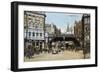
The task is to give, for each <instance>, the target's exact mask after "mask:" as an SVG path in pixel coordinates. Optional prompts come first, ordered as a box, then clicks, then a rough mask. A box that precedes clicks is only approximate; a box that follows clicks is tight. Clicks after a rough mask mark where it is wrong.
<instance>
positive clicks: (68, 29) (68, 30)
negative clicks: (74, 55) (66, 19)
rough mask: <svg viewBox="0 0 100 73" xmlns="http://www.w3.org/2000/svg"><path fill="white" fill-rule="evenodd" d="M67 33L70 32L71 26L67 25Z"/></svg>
mask: <svg viewBox="0 0 100 73" xmlns="http://www.w3.org/2000/svg"><path fill="white" fill-rule="evenodd" d="M66 32H70V27H69V24H68V25H67V30H66Z"/></svg>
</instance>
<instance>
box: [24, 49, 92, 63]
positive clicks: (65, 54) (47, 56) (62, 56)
mask: <svg viewBox="0 0 100 73" xmlns="http://www.w3.org/2000/svg"><path fill="white" fill-rule="evenodd" d="M89 55H90V54H87V55H86V57H87V58H90V56H89ZM83 57H84V55H83V51H82V50H80V51H77V52H75V51H68V50H66V51H62V52H59V53H58V54H52V53H41V54H39V55H34V56H33V57H32V58H30V59H29V58H26V57H25V58H24V61H25V62H34V61H51V60H71V59H83Z"/></svg>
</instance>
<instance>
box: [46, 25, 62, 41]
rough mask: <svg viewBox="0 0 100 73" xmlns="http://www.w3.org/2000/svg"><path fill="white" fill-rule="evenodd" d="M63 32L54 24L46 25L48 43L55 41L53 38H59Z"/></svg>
mask: <svg viewBox="0 0 100 73" xmlns="http://www.w3.org/2000/svg"><path fill="white" fill-rule="evenodd" d="M60 34H61V30H60V29H58V28H57V27H56V25H54V24H45V38H46V42H47V43H48V42H49V41H51V40H52V39H53V37H56V36H59V35H60Z"/></svg>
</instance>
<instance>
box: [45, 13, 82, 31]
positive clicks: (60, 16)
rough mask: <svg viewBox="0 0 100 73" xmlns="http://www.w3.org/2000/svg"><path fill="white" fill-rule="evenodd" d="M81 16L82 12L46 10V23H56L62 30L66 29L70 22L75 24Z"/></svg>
mask: <svg viewBox="0 0 100 73" xmlns="http://www.w3.org/2000/svg"><path fill="white" fill-rule="evenodd" d="M81 18H82V14H75V13H73V14H72V13H58V12H56V13H54V12H46V23H54V24H55V25H56V26H57V28H59V29H61V31H62V32H65V31H66V29H67V25H68V24H69V26H71V25H72V26H74V23H75V21H79V20H81Z"/></svg>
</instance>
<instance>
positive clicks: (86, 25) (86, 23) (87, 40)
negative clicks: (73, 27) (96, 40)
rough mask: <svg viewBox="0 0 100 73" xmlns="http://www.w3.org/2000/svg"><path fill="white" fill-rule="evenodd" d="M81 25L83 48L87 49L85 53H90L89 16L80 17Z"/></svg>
mask: <svg viewBox="0 0 100 73" xmlns="http://www.w3.org/2000/svg"><path fill="white" fill-rule="evenodd" d="M82 25H83V31H84V32H83V35H82V36H83V43H84V44H83V46H84V48H85V49H87V52H89V51H90V14H83V16H82Z"/></svg>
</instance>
